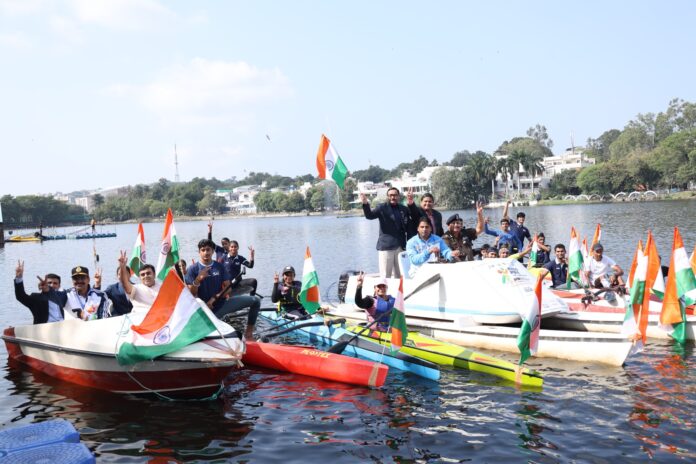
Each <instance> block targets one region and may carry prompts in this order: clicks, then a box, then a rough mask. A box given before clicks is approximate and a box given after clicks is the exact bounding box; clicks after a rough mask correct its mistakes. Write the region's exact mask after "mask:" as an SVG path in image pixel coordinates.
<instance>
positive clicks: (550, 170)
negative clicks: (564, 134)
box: [544, 147, 595, 185]
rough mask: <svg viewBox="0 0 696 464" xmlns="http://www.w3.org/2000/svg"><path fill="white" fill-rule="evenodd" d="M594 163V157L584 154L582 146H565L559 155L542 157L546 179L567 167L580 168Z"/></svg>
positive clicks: (565, 169)
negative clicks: (564, 149)
mask: <svg viewBox="0 0 696 464" xmlns="http://www.w3.org/2000/svg"><path fill="white" fill-rule="evenodd" d="M593 164H595V159H594V158H588V157H587V156H585V149H584V148H582V147H575V148H567V149H566V151H565V152H564V153H562V154H560V155H555V156H547V157H545V158H544V178H545V179H547V182H546V184H547V185H548V180H550V179H551V178H552V177H553V176H555V175H556V174H558V173H559V172H563V171H567V170H568V169H576V170H577V169H581V168H584V167H587V166H592V165H593Z"/></svg>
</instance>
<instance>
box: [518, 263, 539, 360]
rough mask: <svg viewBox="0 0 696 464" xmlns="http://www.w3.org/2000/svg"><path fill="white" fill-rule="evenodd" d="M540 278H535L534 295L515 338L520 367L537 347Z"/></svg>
mask: <svg viewBox="0 0 696 464" xmlns="http://www.w3.org/2000/svg"><path fill="white" fill-rule="evenodd" d="M541 280H542V279H541V277H539V278H537V282H536V287H535V288H534V295H533V297H532V298H531V301H530V304H529V311H527V314H524V315H523V317H522V327H520V333H519V335H518V336H517V347H518V348H519V349H520V362H519V365H520V366H521V365H522V364H524V362H525V361H526V360H527V358H529V357H530V356H533V355H534V354H535V353H536V352H537V348H538V347H539V329H540V327H541Z"/></svg>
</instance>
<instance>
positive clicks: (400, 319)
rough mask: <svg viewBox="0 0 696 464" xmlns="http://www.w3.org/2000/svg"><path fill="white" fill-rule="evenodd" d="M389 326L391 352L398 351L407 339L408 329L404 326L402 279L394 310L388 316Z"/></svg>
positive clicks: (402, 279)
mask: <svg viewBox="0 0 696 464" xmlns="http://www.w3.org/2000/svg"><path fill="white" fill-rule="evenodd" d="M389 326H390V327H391V350H392V352H396V351H399V350H400V349H401V347H402V346H404V344H405V343H406V339H407V338H408V327H407V326H406V313H405V311H404V278H403V277H401V280H399V292H398V293H397V294H396V298H395V301H394V309H392V312H391V315H390V316H389Z"/></svg>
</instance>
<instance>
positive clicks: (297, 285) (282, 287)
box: [271, 266, 307, 319]
mask: <svg viewBox="0 0 696 464" xmlns="http://www.w3.org/2000/svg"><path fill="white" fill-rule="evenodd" d="M301 290H302V282H300V281H299V280H295V268H294V267H292V266H285V268H284V269H283V279H282V281H281V279H280V277H279V276H278V273H277V272H276V273H275V275H274V276H273V292H272V293H271V301H272V302H273V303H279V306H280V309H281V310H282V311H284V312H285V316H286V317H289V318H291V319H302V318H304V317H306V316H307V311H306V310H305V309H304V306H302V304H301V303H300V300H299V295H300V291H301Z"/></svg>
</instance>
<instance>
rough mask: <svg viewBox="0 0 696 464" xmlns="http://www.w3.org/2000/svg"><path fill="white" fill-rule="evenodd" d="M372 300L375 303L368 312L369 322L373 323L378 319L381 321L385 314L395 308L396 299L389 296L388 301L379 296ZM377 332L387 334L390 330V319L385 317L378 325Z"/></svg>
mask: <svg viewBox="0 0 696 464" xmlns="http://www.w3.org/2000/svg"><path fill="white" fill-rule="evenodd" d="M372 300H373V301H374V303H373V304H372V307H371V308H370V309H369V310H368V311H367V314H368V318H367V321H368V322H373V321H375V320H376V319H379V318H380V317H381V316H382V315H383V314H384V313H387V312H389V311H391V310H392V309H393V308H394V302H395V301H396V300H395V299H394V297H393V296H391V295H388V298H387V299H386V300H385V299H384V298H380V297H378V296H373V297H372ZM377 330H379V331H381V332H386V331H387V330H389V318H388V317H386V316H385V317H384V318H383V319H382V320H380V321H379V322H378V323H377Z"/></svg>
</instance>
